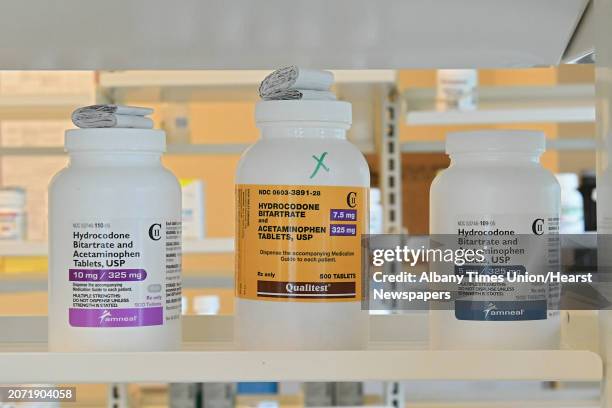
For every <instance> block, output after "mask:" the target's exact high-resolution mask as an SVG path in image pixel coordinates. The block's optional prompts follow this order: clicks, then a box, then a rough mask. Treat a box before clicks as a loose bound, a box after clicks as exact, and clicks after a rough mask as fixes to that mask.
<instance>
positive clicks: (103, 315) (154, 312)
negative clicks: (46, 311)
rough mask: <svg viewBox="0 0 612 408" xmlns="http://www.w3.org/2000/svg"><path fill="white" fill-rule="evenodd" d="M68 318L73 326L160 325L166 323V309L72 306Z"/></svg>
mask: <svg viewBox="0 0 612 408" xmlns="http://www.w3.org/2000/svg"><path fill="white" fill-rule="evenodd" d="M68 319H69V321H70V326H72V327H136V326H160V325H162V324H163V323H164V309H163V307H161V306H160V307H135V308H126V309H75V308H70V309H69V311H68Z"/></svg>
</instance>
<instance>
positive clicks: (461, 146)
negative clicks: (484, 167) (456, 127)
mask: <svg viewBox="0 0 612 408" xmlns="http://www.w3.org/2000/svg"><path fill="white" fill-rule="evenodd" d="M544 150H546V139H545V138H544V133H542V132H538V131H533V130H483V131H471V132H453V133H449V134H448V135H447V136H446V153H448V154H455V153H484V152H500V153H534V154H535V153H543V152H544Z"/></svg>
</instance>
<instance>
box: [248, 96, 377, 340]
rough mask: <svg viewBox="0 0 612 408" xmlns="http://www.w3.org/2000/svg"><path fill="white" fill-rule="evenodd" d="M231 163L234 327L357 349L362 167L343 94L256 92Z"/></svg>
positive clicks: (365, 182)
mask: <svg viewBox="0 0 612 408" xmlns="http://www.w3.org/2000/svg"><path fill="white" fill-rule="evenodd" d="M255 118H256V122H257V126H258V127H259V129H260V130H261V138H260V139H259V141H258V142H257V143H255V144H254V145H253V146H252V147H251V148H250V149H249V150H248V151H247V152H245V153H244V155H243V156H242V159H241V160H240V163H239V164H238V169H237V173H236V335H237V336H236V337H237V340H238V342H239V344H240V346H241V347H243V348H246V349H311V350H317V349H358V348H361V347H363V346H364V343H365V341H366V336H367V312H365V311H362V310H361V250H360V246H361V235H362V234H365V233H367V231H368V217H369V211H368V197H369V186H370V173H369V169H368V165H367V163H366V161H365V159H364V157H363V155H362V154H361V152H360V151H359V150H358V149H357V148H356V147H355V146H353V145H352V144H351V143H350V142H348V141H347V139H346V131H347V130H348V129H349V127H350V125H351V104H350V103H347V102H342V101H318V100H306V101H261V102H259V103H258V104H257V107H256V110H255Z"/></svg>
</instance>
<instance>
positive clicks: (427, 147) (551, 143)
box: [401, 138, 597, 153]
mask: <svg viewBox="0 0 612 408" xmlns="http://www.w3.org/2000/svg"><path fill="white" fill-rule="evenodd" d="M596 148H597V142H596V141H595V139H592V138H571V139H570V138H564V139H547V140H546V150H556V151H576V150H587V151H594V150H595V149H596ZM401 149H402V152H404V153H443V152H444V151H445V145H444V142H428V141H418V140H415V141H410V142H402V144H401Z"/></svg>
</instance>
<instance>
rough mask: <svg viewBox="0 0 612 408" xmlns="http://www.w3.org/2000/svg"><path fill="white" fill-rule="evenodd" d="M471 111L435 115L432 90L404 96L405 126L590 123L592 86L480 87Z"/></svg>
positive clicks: (437, 111) (411, 91)
mask: <svg viewBox="0 0 612 408" xmlns="http://www.w3.org/2000/svg"><path fill="white" fill-rule="evenodd" d="M478 96H479V102H478V107H477V109H474V110H461V111H460V110H448V111H439V110H435V108H434V104H435V102H434V100H435V90H433V89H412V90H409V91H407V92H406V93H405V94H404V101H405V105H406V112H407V113H406V123H407V124H408V125H469V124H496V123H535V122H556V123H573V122H594V121H595V89H594V86H593V85H558V86H553V87H545V86H537V87H481V88H479V89H478Z"/></svg>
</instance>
